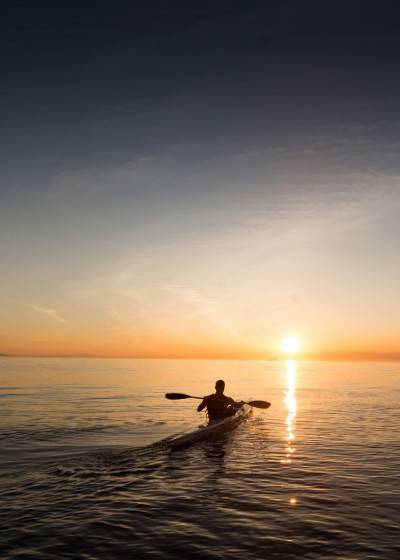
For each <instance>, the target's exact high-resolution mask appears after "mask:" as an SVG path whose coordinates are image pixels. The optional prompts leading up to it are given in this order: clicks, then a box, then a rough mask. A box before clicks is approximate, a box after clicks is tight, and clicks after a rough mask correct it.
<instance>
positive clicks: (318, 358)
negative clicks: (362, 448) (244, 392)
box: [0, 353, 400, 362]
mask: <svg viewBox="0 0 400 560" xmlns="http://www.w3.org/2000/svg"><path fill="white" fill-rule="evenodd" d="M0 358H28V359H32V358H38V359H43V358H46V359H47V358H54V359H65V358H68V359H75V360H79V359H94V360H95V359H101V360H106V359H107V360H160V361H161V360H176V361H178V360H179V361H185V360H186V361H221V362H222V361H226V362H235V361H238V362H252V361H254V362H283V361H287V360H295V361H296V362H400V353H391V354H369V355H364V356H363V355H356V356H354V355H353V356H351V355H347V356H346V355H345V356H334V355H331V356H329V355H326V356H323V355H307V356H305V355H303V356H296V355H288V356H279V357H251V358H246V357H212V356H211V357H207V358H204V357H176V356H165V357H163V356H102V355H93V354H73V355H72V354H57V355H55V354H6V353H0Z"/></svg>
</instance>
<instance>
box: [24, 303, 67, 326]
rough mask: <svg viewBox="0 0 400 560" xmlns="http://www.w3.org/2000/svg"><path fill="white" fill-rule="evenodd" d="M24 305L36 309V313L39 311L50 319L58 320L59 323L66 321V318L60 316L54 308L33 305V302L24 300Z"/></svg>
mask: <svg viewBox="0 0 400 560" xmlns="http://www.w3.org/2000/svg"><path fill="white" fill-rule="evenodd" d="M24 305H25V306H26V307H29V308H30V309H33V310H34V311H37V312H38V313H41V314H42V315H46V316H47V317H48V318H49V319H52V320H53V321H58V322H59V323H66V319H64V317H61V315H59V314H58V313H57V311H56V310H55V309H47V308H46V307H41V306H40V305H35V304H33V303H25V302H24Z"/></svg>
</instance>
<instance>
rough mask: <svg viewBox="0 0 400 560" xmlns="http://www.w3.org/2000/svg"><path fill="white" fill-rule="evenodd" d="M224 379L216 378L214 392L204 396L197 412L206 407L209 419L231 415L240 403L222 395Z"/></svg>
mask: <svg viewBox="0 0 400 560" xmlns="http://www.w3.org/2000/svg"><path fill="white" fill-rule="evenodd" d="M224 390H225V381H223V380H222V379H218V381H217V382H216V383H215V393H213V394H212V395H208V397H204V399H203V400H202V401H201V403H200V404H199V406H198V407H197V412H201V411H202V410H203V409H204V408H206V407H207V413H208V417H209V419H210V420H217V419H218V418H227V417H228V416H233V415H234V414H235V412H236V410H237V409H238V407H239V406H240V403H235V401H234V400H233V399H231V398H230V397H227V396H226V395H224Z"/></svg>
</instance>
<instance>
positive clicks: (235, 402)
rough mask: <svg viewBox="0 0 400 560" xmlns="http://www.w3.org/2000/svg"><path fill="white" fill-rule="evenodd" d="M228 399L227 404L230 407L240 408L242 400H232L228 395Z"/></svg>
mask: <svg viewBox="0 0 400 560" xmlns="http://www.w3.org/2000/svg"><path fill="white" fill-rule="evenodd" d="M229 401H230V402H229V405H230V406H231V407H232V408H235V409H238V408H240V407H241V406H242V404H243V401H234V400H233V399H231V398H230V397H229Z"/></svg>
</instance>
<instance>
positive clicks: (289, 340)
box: [280, 335, 300, 354]
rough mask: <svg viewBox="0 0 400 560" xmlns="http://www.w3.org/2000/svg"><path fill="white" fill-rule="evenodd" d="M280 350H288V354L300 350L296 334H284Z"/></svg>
mask: <svg viewBox="0 0 400 560" xmlns="http://www.w3.org/2000/svg"><path fill="white" fill-rule="evenodd" d="M280 348H281V351H282V352H288V353H289V354H294V353H295V352H298V351H299V350H300V339H299V337H298V336H295V335H290V336H285V338H284V339H283V340H282V342H281V346H280Z"/></svg>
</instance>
